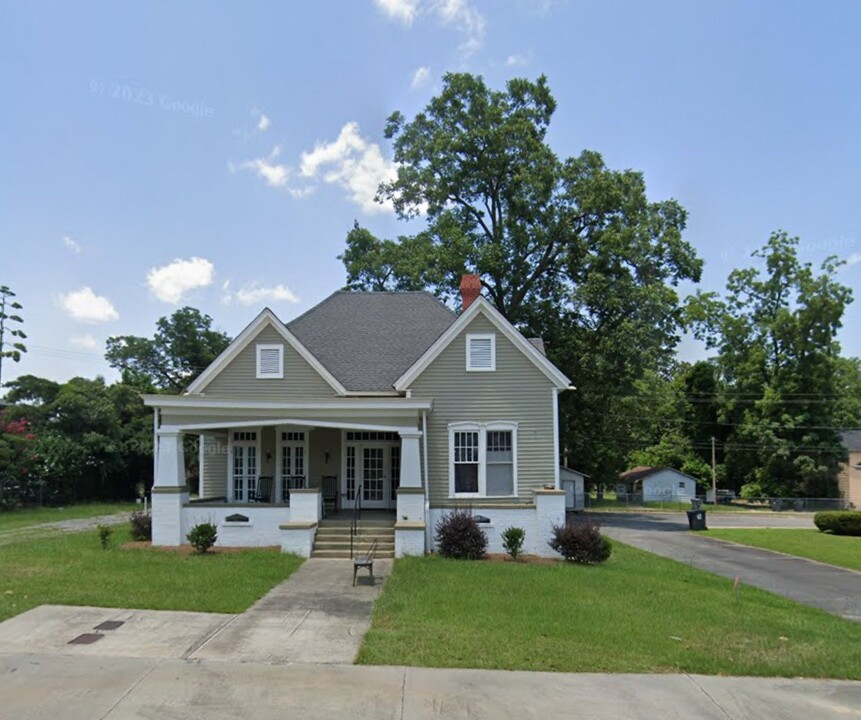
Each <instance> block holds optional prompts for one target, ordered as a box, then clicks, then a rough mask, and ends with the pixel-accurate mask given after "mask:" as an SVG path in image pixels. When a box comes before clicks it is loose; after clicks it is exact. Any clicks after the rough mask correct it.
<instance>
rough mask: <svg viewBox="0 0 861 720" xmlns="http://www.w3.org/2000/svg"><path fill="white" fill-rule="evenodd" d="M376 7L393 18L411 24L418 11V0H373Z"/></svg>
mask: <svg viewBox="0 0 861 720" xmlns="http://www.w3.org/2000/svg"><path fill="white" fill-rule="evenodd" d="M374 2H375V3H376V4H377V7H378V8H380V10H382V11H383V12H384V13H385V14H386V15H388V16H389V17H390V18H392V19H394V20H399V21H400V22H402V23H404V25H411V24H412V22H413V20H415V19H416V14H417V13H418V11H419V4H420V0H374Z"/></svg>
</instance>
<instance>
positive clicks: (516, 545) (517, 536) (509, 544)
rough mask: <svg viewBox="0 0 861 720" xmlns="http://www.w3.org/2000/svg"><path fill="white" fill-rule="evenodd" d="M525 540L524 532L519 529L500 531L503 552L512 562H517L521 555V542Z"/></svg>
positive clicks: (511, 528) (512, 528)
mask: <svg viewBox="0 0 861 720" xmlns="http://www.w3.org/2000/svg"><path fill="white" fill-rule="evenodd" d="M525 538H526V531H525V530H524V529H523V528H519V527H510V528H505V530H503V531H502V547H504V548H505V552H507V553H508V554H509V555H511V559H512V560H517V558H519V557H520V555H521V554H522V553H523V541H524V539H525Z"/></svg>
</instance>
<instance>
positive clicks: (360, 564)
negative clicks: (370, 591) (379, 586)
mask: <svg viewBox="0 0 861 720" xmlns="http://www.w3.org/2000/svg"><path fill="white" fill-rule="evenodd" d="M376 552H377V539H376V538H374V542H372V543H371V547H370V549H369V550H368V554H367V555H360V556H358V557H355V558H353V587H355V586H356V573H358V572H359V568H367V569H368V572H369V573H370V574H371V584H372V585H373V584H374V555H375V554H376Z"/></svg>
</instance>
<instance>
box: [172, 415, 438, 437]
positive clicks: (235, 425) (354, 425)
mask: <svg viewBox="0 0 861 720" xmlns="http://www.w3.org/2000/svg"><path fill="white" fill-rule="evenodd" d="M273 425H275V426H277V425H297V426H299V427H305V428H309V429H310V428H315V427H324V428H346V429H348V430H369V431H375V432H396V433H399V432H401V431H403V432H406V433H421V431H420V430H416V429H415V428H413V427H405V426H403V425H374V424H373V423H362V422H351V421H349V420H318V419H316V418H314V419H310V420H309V419H306V418H272V419H271V420H270V419H261V420H220V421H218V422H210V423H189V424H183V425H163V426H162V427H161V428H160V429H159V431H158V433H157V435H176V434H177V433H181V432H199V431H200V430H223V429H224V428H230V429H231V430H238V429H242V428H263V427H272V426H273Z"/></svg>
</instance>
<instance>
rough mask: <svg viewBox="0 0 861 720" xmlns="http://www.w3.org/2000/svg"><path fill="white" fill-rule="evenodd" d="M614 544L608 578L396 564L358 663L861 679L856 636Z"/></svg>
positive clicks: (537, 568) (832, 619)
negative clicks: (736, 592) (737, 593)
mask: <svg viewBox="0 0 861 720" xmlns="http://www.w3.org/2000/svg"><path fill="white" fill-rule="evenodd" d="M738 598H739V599H738V600H737V599H736V595H735V593H734V591H733V588H732V582H731V581H728V580H726V579H724V578H720V577H718V576H716V575H711V574H709V573H705V572H702V571H700V570H696V569H694V568H691V567H689V566H687V565H684V564H681V563H677V562H674V561H672V560H667V559H664V558H660V557H657V556H656V555H652V554H649V553H646V552H643V551H640V550H636V549H634V548H631V547H627V546H625V545H622V544H620V543H618V542H614V543H613V556H612V558H611V559H610V560H609V561H608V562H607V563H606V564H604V565H602V566H598V567H582V566H573V565H567V564H564V563H559V564H554V565H537V564H534V565H531V564H521V563H487V562H468V561H454V560H444V559H442V558H439V557H436V556H429V557H423V558H404V559H402V560H398V561H397V562H396V563H395V567H394V569H393V572H392V574H391V576H390V578H389V580H388V581H387V584H386V586H385V588H384V590H383V593H382V595H381V597H380V599H379V600H378V601H377V604H376V607H375V610H374V616H373V622H372V626H371V629H370V632H369V633H368V634H367V636H366V637H365V641H364V644H363V645H362V648H361V651H360V653H359V658H358V661H359V662H360V663H363V664H368V665H418V666H431V667H464V668H467V667H470V668H491V669H505V670H546V671H559V672H626V673H663V672H690V673H705V674H731V675H758V676H785V677H794V676H807V677H833V678H853V679H856V680H857V679H861V624H858V623H852V622H850V621H848V620H843V619H841V618H838V617H836V616H832V615H829V614H827V613H825V612H822V611H820V610H815V609H813V608H808V607H805V606H802V605H798V604H796V603H794V602H792V601H790V600H786V599H784V598H781V597H779V596H777V595H772V594H770V593H767V592H764V591H761V590H758V589H756V588H750V587H746V586H745V587H743V588H741V590H740V592H739V595H738Z"/></svg>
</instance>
